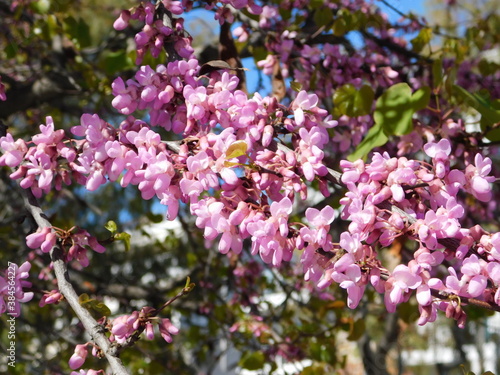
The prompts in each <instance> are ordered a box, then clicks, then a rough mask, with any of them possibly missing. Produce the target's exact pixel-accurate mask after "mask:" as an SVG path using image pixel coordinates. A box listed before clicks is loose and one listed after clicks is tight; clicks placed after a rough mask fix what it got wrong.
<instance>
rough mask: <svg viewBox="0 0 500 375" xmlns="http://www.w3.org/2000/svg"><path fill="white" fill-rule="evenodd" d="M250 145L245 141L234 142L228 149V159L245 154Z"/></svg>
mask: <svg viewBox="0 0 500 375" xmlns="http://www.w3.org/2000/svg"><path fill="white" fill-rule="evenodd" d="M247 149H248V145H247V143H246V142H245V141H236V142H233V143H232V144H231V145H230V146H229V147H228V148H227V150H226V160H229V159H233V158H237V157H240V156H242V155H245V154H246V153H247Z"/></svg>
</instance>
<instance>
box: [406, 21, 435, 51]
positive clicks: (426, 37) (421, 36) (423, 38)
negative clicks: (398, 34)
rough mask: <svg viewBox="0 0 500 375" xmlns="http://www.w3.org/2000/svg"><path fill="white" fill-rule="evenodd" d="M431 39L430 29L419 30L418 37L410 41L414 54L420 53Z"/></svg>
mask: <svg viewBox="0 0 500 375" xmlns="http://www.w3.org/2000/svg"><path fill="white" fill-rule="evenodd" d="M431 39H432V29H431V28H430V27H425V28H423V29H421V30H420V32H419V33H418V35H417V36H416V37H415V38H413V39H412V40H411V44H412V49H413V51H415V52H420V51H422V49H424V47H425V46H426V45H427V44H429V42H430V41H431Z"/></svg>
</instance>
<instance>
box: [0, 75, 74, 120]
mask: <svg viewBox="0 0 500 375" xmlns="http://www.w3.org/2000/svg"><path fill="white" fill-rule="evenodd" d="M5 77H6V76H2V80H4V81H5V82H7V80H6V79H5ZM79 93H81V91H79V87H77V86H76V85H75V84H74V83H73V82H72V81H71V79H70V78H69V77H67V76H65V75H63V74H60V73H56V72H54V71H51V72H48V73H47V74H45V75H43V76H41V77H39V78H37V79H35V80H33V81H32V82H27V83H17V84H14V85H12V87H10V88H9V89H8V90H7V91H6V93H5V94H6V96H7V100H6V101H0V118H4V119H6V118H7V117H9V116H10V115H12V114H14V113H16V112H20V111H25V110H27V109H29V108H33V107H36V106H39V105H40V104H43V103H48V102H51V101H53V100H55V99H62V98H63V97H65V96H68V95H75V94H79Z"/></svg>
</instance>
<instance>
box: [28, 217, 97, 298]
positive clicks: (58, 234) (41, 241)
mask: <svg viewBox="0 0 500 375" xmlns="http://www.w3.org/2000/svg"><path fill="white" fill-rule="evenodd" d="M58 241H59V244H60V245H61V247H63V248H64V249H67V252H66V253H65V261H66V262H71V261H73V260H76V261H77V262H78V263H77V264H78V265H79V267H82V268H85V267H87V266H88V265H89V259H88V257H87V250H88V249H90V250H93V251H95V252H97V253H103V252H104V251H106V248H105V247H104V246H102V245H101V244H100V243H99V241H98V240H97V239H96V238H95V237H93V236H91V235H90V233H88V232H87V231H86V230H84V229H76V228H71V229H70V230H62V229H59V228H49V227H45V228H41V229H38V230H37V231H36V232H34V233H32V234H29V235H28V236H27V237H26V244H27V245H28V247H29V248H31V249H40V250H41V251H42V252H44V253H48V252H50V251H51V250H52V248H53V247H54V246H55V245H56V243H58ZM44 297H45V303H52V302H48V301H47V298H49V296H44ZM48 300H49V301H52V300H53V301H54V302H56V300H57V297H56V296H52V297H51V298H49V299H48Z"/></svg>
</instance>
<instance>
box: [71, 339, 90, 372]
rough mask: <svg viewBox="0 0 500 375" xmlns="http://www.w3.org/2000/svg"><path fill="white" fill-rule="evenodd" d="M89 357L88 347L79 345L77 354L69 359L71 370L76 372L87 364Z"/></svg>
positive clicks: (76, 350) (76, 349)
mask: <svg viewBox="0 0 500 375" xmlns="http://www.w3.org/2000/svg"><path fill="white" fill-rule="evenodd" d="M87 355H88V351H87V345H77V346H76V347H75V352H74V353H73V355H72V356H71V358H70V359H69V362H68V363H69V368H70V369H72V370H76V369H77V368H79V367H81V366H82V365H83V364H84V363H85V359H86V358H87Z"/></svg>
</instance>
